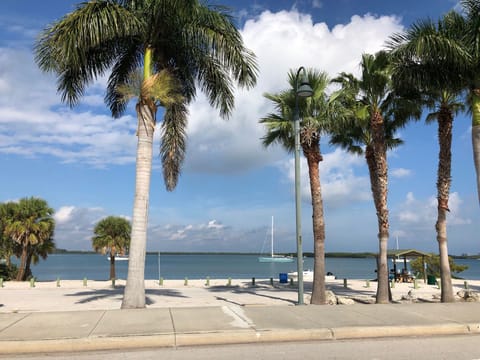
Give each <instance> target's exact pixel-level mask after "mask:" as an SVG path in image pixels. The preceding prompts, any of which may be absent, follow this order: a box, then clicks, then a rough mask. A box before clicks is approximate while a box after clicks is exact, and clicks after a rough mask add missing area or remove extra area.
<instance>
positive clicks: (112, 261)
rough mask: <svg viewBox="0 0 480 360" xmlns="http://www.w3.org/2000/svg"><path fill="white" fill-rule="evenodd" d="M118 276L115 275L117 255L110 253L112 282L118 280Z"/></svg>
mask: <svg viewBox="0 0 480 360" xmlns="http://www.w3.org/2000/svg"><path fill="white" fill-rule="evenodd" d="M116 278H117V276H116V274H115V253H114V252H113V251H111V252H110V280H112V279H116Z"/></svg>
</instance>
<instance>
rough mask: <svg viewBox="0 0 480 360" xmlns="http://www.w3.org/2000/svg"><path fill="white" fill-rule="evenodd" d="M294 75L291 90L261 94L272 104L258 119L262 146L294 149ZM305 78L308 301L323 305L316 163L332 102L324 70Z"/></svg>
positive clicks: (320, 203) (322, 231)
mask: <svg viewBox="0 0 480 360" xmlns="http://www.w3.org/2000/svg"><path fill="white" fill-rule="evenodd" d="M295 77H296V72H295V71H293V70H290V72H289V73H288V80H289V83H290V86H291V89H290V90H286V91H282V92H280V93H278V94H265V95H264V96H265V97H266V98H267V99H269V100H270V101H272V102H273V104H274V105H275V112H274V113H271V114H268V115H267V116H266V117H264V118H263V119H261V120H260V123H263V124H265V126H266V130H267V134H266V135H265V136H264V137H263V144H264V145H265V146H270V145H272V144H274V143H278V144H281V145H282V146H283V147H284V148H285V149H286V150H287V151H289V152H293V151H294V145H295V137H294V129H293V121H292V120H293V114H294V111H295ZM307 79H308V82H309V84H310V85H311V87H312V90H313V95H312V97H310V98H308V99H302V100H301V101H300V102H299V111H300V114H301V118H302V122H301V128H300V145H301V147H302V150H303V154H304V155H305V158H306V159H307V164H308V175H309V179H310V193H311V197H312V211H313V215H312V220H313V239H314V256H315V260H314V277H313V289H312V297H311V303H312V304H325V303H326V295H325V220H324V216H323V200H322V191H321V184H320V174H319V162H320V161H322V160H323V158H322V154H321V151H320V138H321V135H322V133H325V132H328V129H329V127H330V124H331V121H332V119H333V114H334V111H333V106H334V104H332V103H329V99H328V96H327V94H326V89H327V86H328V85H329V78H328V75H327V73H325V72H319V71H317V70H313V69H309V70H308V71H307Z"/></svg>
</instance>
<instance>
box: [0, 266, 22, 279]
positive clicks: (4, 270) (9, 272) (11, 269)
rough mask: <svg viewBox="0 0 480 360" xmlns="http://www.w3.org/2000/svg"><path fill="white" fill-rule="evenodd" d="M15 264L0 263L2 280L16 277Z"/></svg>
mask: <svg viewBox="0 0 480 360" xmlns="http://www.w3.org/2000/svg"><path fill="white" fill-rule="evenodd" d="M17 272H18V269H17V266H16V265H15V264H11V265H10V266H7V265H6V264H0V277H1V278H3V280H13V279H15V278H16V277H17Z"/></svg>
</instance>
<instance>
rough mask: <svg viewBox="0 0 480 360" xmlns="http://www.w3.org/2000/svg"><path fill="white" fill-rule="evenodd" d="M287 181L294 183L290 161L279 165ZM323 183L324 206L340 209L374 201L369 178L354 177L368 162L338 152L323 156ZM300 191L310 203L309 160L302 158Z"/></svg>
mask: <svg viewBox="0 0 480 360" xmlns="http://www.w3.org/2000/svg"><path fill="white" fill-rule="evenodd" d="M279 166H280V169H281V170H282V171H283V172H284V174H285V176H286V178H287V179H288V181H290V182H291V183H293V182H294V181H295V163H294V159H292V158H290V159H288V160H285V161H283V162H280V163H279ZM319 166H320V179H321V189H322V196H323V200H324V202H325V205H328V206H332V207H339V206H342V205H345V204H347V203H352V202H358V201H369V200H371V198H372V197H371V193H370V183H369V179H368V177H366V176H361V175H358V174H356V173H355V171H354V169H355V168H359V167H362V166H366V165H365V160H364V159H363V158H362V157H360V156H356V155H352V154H348V153H346V152H345V151H343V150H340V149H336V150H335V151H334V152H332V153H329V154H323V161H321V162H320V165H319ZM300 169H301V185H302V186H301V191H302V198H303V200H304V201H306V202H310V201H311V200H310V199H311V197H310V179H309V174H308V164H307V161H306V159H305V158H304V157H303V156H302V158H301V165H300Z"/></svg>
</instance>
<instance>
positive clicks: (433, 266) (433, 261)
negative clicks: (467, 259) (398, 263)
mask: <svg viewBox="0 0 480 360" xmlns="http://www.w3.org/2000/svg"><path fill="white" fill-rule="evenodd" d="M448 262H449V263H450V271H451V272H452V273H455V274H458V273H461V272H462V271H465V270H467V269H468V266H467V265H458V264H455V262H454V261H453V259H452V257H450V256H449V257H448ZM425 263H426V264H427V275H432V276H435V277H440V255H435V254H431V256H429V257H425ZM410 267H411V268H412V271H413V273H414V274H417V273H420V274H423V261H422V258H421V257H418V258H416V259H415V260H413V261H412V262H410Z"/></svg>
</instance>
